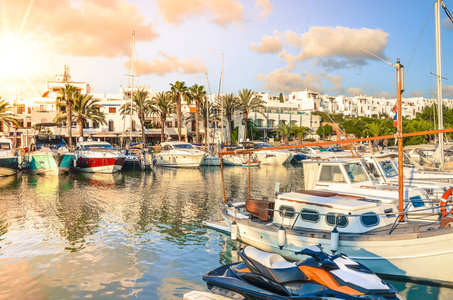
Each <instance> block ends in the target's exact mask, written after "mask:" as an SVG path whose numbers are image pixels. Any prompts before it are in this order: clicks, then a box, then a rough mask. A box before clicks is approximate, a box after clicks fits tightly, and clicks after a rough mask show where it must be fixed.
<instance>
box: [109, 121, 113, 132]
mask: <svg viewBox="0 0 453 300" xmlns="http://www.w3.org/2000/svg"><path fill="white" fill-rule="evenodd" d="M113 124H114V123H113V120H110V121H109V131H113Z"/></svg>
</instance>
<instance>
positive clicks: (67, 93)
mask: <svg viewBox="0 0 453 300" xmlns="http://www.w3.org/2000/svg"><path fill="white" fill-rule="evenodd" d="M76 93H77V90H76V87H75V86H73V85H70V84H69V83H66V84H65V86H64V87H62V88H60V90H59V91H58V94H59V96H58V97H57V99H56V100H57V107H58V108H60V109H62V108H63V107H65V109H66V124H67V125H68V135H69V148H70V149H72V118H71V116H72V113H71V106H72V101H73V100H74V95H75V94H76Z"/></svg>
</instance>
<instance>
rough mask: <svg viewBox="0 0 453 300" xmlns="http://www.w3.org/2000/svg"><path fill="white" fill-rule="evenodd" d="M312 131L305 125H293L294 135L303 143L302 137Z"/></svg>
mask: <svg viewBox="0 0 453 300" xmlns="http://www.w3.org/2000/svg"><path fill="white" fill-rule="evenodd" d="M309 132H311V128H309V127H305V126H293V128H292V133H291V134H292V135H294V136H296V137H297V138H298V139H299V144H302V138H303V137H304V136H305V134H307V133H309Z"/></svg>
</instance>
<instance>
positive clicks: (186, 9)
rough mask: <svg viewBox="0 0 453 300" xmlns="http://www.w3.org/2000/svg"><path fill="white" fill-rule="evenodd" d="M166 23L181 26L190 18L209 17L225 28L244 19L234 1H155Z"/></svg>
mask: <svg viewBox="0 0 453 300" xmlns="http://www.w3.org/2000/svg"><path fill="white" fill-rule="evenodd" d="M156 1H157V4H158V6H159V9H160V12H161V14H162V16H163V17H164V19H165V20H166V21H167V22H168V23H173V24H181V23H182V22H184V21H185V20H186V19H188V18H190V17H197V16H201V15H209V16H211V18H212V21H214V22H215V23H217V24H219V25H221V26H227V25H229V24H232V23H235V24H240V23H241V22H242V21H243V18H244V12H243V7H242V4H241V2H239V1H234V0H215V1H213V0H184V1H180V0H156Z"/></svg>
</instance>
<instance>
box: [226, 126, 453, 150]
mask: <svg viewBox="0 0 453 300" xmlns="http://www.w3.org/2000/svg"><path fill="white" fill-rule="evenodd" d="M448 132H453V128H446V129H438V130H428V131H420V132H409V133H403V134H402V137H403V138H405V137H411V136H418V135H428V134H436V133H448ZM393 138H395V135H394V134H392V135H384V136H374V137H368V138H360V139H352V140H339V141H327V142H317V143H307V144H299V145H288V146H278V147H272V148H260V149H244V150H241V149H237V150H234V151H222V152H220V153H219V156H220V157H221V156H222V155H235V154H248V153H253V152H255V151H262V150H279V149H292V148H301V147H312V146H324V145H335V144H349V143H358V142H367V141H374V140H385V139H393Z"/></svg>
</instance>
